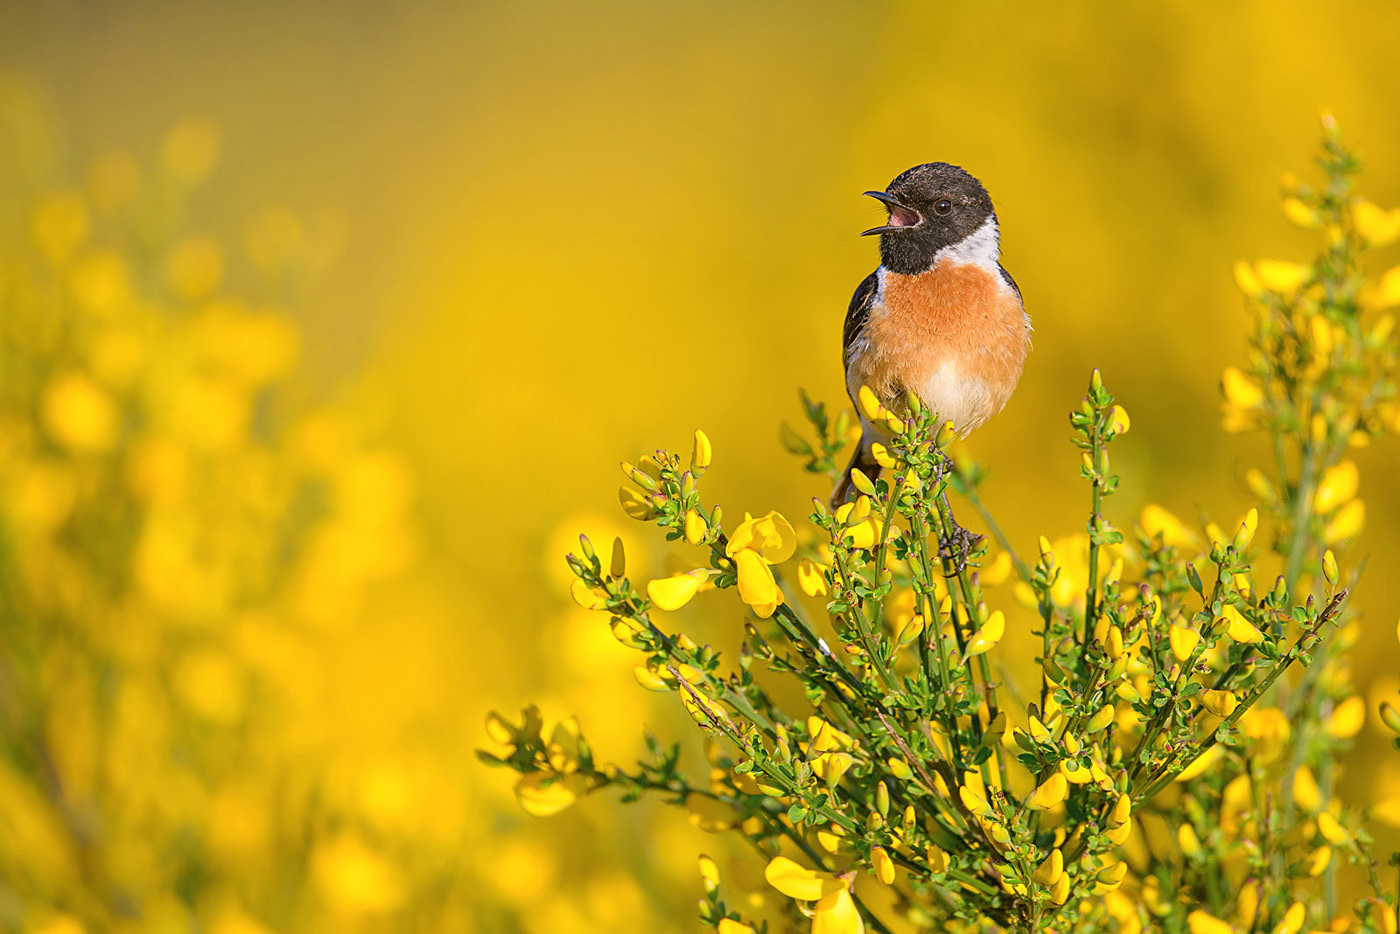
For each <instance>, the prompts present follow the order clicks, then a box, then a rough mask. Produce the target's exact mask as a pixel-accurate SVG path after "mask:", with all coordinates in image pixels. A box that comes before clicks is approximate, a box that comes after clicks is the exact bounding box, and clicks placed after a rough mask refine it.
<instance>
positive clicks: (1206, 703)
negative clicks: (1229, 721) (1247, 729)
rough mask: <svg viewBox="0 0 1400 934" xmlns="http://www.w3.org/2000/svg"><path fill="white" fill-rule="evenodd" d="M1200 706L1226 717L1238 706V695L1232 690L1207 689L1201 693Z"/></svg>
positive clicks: (1216, 714) (1218, 715)
mask: <svg viewBox="0 0 1400 934" xmlns="http://www.w3.org/2000/svg"><path fill="white" fill-rule="evenodd" d="M1201 706H1203V707H1205V709H1207V710H1210V711H1211V713H1212V714H1215V716H1217V717H1228V716H1231V714H1232V713H1235V709H1236V707H1239V697H1236V696H1235V692H1232V690H1207V692H1205V693H1204V695H1201Z"/></svg>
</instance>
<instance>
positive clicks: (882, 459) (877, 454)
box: [870, 441, 899, 470]
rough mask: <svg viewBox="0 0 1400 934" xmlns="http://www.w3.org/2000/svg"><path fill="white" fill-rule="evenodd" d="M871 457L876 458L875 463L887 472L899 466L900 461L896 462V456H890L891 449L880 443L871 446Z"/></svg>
mask: <svg viewBox="0 0 1400 934" xmlns="http://www.w3.org/2000/svg"><path fill="white" fill-rule="evenodd" d="M870 455H871V456H872V457H874V458H875V463H877V464H879V465H880V466H881V467H883V468H885V469H886V470H893V469H894V468H896V467H898V466H899V461H897V460H895V459H894V456H893V455H891V454H890V452H889V448H887V447H885V446H884V445H883V444H881V443H880V442H878V441H876V442H875V443H874V444H872V445H870Z"/></svg>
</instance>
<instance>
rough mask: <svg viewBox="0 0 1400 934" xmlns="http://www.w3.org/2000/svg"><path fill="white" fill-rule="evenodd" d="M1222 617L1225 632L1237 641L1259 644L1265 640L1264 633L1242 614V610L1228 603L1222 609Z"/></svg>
mask: <svg viewBox="0 0 1400 934" xmlns="http://www.w3.org/2000/svg"><path fill="white" fill-rule="evenodd" d="M1220 618H1221V619H1223V620H1224V621H1225V624H1226V629H1225V633H1226V635H1228V636H1229V637H1230V638H1231V639H1234V640H1235V641H1236V642H1243V643H1245V644H1248V645H1253V644H1257V643H1260V642H1263V641H1264V634H1263V633H1262V632H1260V631H1259V630H1258V629H1257V628H1255V626H1254V624H1253V623H1251V622H1250V621H1249V620H1247V619H1245V618H1244V617H1243V616H1241V615H1240V611H1239V610H1237V609H1235V608H1234V607H1232V606H1229V605H1228V604H1227V605H1226V607H1225V609H1224V610H1223V611H1221V616H1220Z"/></svg>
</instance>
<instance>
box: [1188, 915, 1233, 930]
mask: <svg viewBox="0 0 1400 934" xmlns="http://www.w3.org/2000/svg"><path fill="white" fill-rule="evenodd" d="M1186 926H1187V927H1188V928H1189V929H1190V931H1191V934H1234V930H1235V929H1234V928H1232V927H1230V924H1229V922H1228V921H1221V920H1220V919H1219V918H1217V917H1216V916H1215V915H1212V914H1207V913H1206V912H1204V911H1201V910H1199V909H1197V910H1196V911H1193V912H1191V913H1190V914H1189V915H1187V916H1186Z"/></svg>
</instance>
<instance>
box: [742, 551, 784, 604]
mask: <svg viewBox="0 0 1400 934" xmlns="http://www.w3.org/2000/svg"><path fill="white" fill-rule="evenodd" d="M734 566H735V568H736V569H737V570H738V572H739V598H740V599H741V600H743V601H744V602H745V603H747V604H748V605H749V606H751V607H753V609H754V612H756V613H757V614H758V615H759V616H760V617H761V618H763V619H767V618H768V617H770V616H772V615H773V611H774V610H776V609H777V606H778V598H779V596H781V591H779V590H778V582H777V581H776V580H775V579H774V578H773V570H772V569H771V568H770V567H769V566H768V562H766V561H764V560H763V558H762V557H760V556H759V554H758V552H756V551H753V550H752V549H749V548H745V549H742V550H741V551H739V552H737V553H735V555H734Z"/></svg>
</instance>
